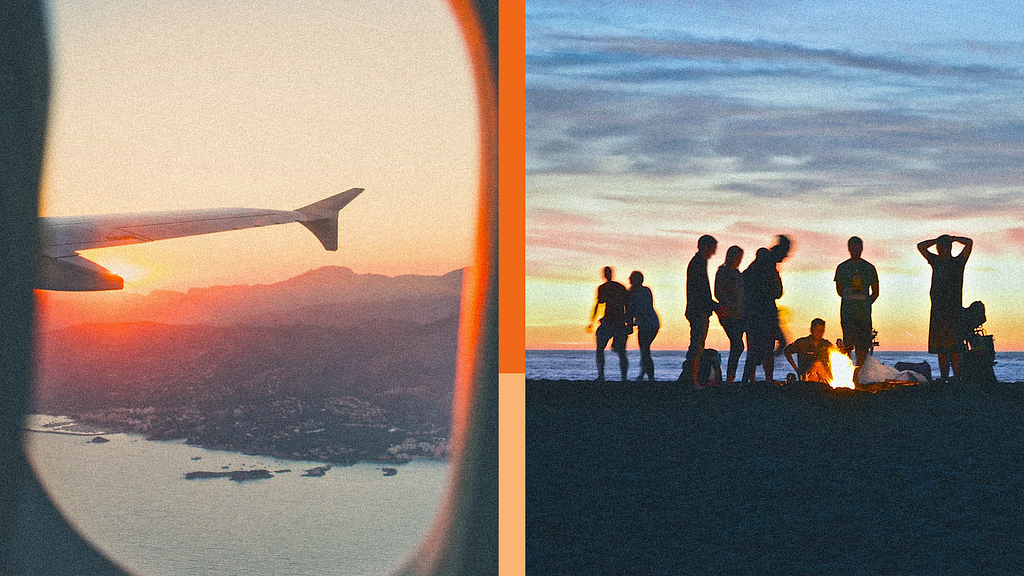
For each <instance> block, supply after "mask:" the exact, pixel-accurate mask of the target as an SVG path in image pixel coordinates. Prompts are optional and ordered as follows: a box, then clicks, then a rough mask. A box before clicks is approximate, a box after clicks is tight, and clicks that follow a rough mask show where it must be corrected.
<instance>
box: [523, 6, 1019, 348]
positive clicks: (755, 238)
mask: <svg viewBox="0 0 1024 576" xmlns="http://www.w3.org/2000/svg"><path fill="white" fill-rule="evenodd" d="M526 21H527V31H526V50H527V64H526V69H527V79H526V87H527V92H526V122H527V128H526V130H527V132H526V133H527V142H526V162H527V178H526V182H527V186H526V203H527V216H526V218H527V221H526V227H527V230H526V234H527V246H526V259H527V262H526V274H527V279H526V298H527V300H526V314H527V315H526V324H527V327H526V339H527V348H528V349H545V348H587V347H590V346H592V345H593V344H592V342H593V336H592V335H588V334H585V333H584V332H583V327H584V326H585V325H586V323H587V320H588V314H589V312H590V310H591V309H592V308H593V305H594V293H595V288H596V286H597V285H598V284H599V283H600V282H601V278H600V273H601V268H602V267H603V266H605V265H610V266H613V267H614V268H615V269H616V277H617V279H618V280H620V281H622V282H623V283H624V284H625V283H627V280H626V277H627V276H628V275H629V273H630V271H632V270H634V269H638V270H641V271H643V272H644V274H645V275H646V277H647V282H646V284H647V285H648V286H650V287H651V288H652V290H653V292H654V296H655V307H656V308H657V310H658V311H659V313H660V315H661V317H662V322H663V328H662V332H661V333H660V334H659V335H658V339H657V340H655V342H654V348H656V349H657V348H661V349H679V348H685V347H686V345H687V342H688V325H687V323H686V320H685V319H684V317H683V309H684V306H685V296H684V292H685V291H684V282H685V280H684V275H685V274H684V273H685V267H686V263H687V261H688V260H689V259H690V258H691V257H692V256H693V254H694V252H695V251H696V240H697V238H698V237H699V236H700V235H701V234H704V233H709V234H712V235H714V236H715V237H716V238H717V239H718V240H719V253H718V254H716V255H715V256H714V257H713V258H712V260H711V265H710V266H709V273H710V275H711V277H712V279H713V278H714V271H715V269H716V268H717V267H718V265H720V264H721V263H722V260H723V259H724V256H725V249H726V248H727V247H728V246H730V245H732V244H738V245H740V246H741V247H743V248H744V249H745V251H746V254H745V257H744V260H743V263H742V265H741V269H743V268H746V266H747V265H748V264H749V263H750V261H751V260H752V258H753V255H754V252H755V250H756V249H757V248H758V247H759V246H767V245H769V244H770V243H771V242H772V236H773V235H774V234H777V233H785V234H788V235H790V236H791V237H792V238H793V240H794V243H795V250H794V252H793V253H792V256H791V257H790V259H789V260H787V261H786V262H784V263H783V264H782V266H781V267H780V270H781V273H782V279H783V284H784V286H785V295H784V296H783V298H782V299H781V300H780V301H779V304H780V306H782V307H784V308H785V313H786V316H787V317H788V319H789V333H790V335H791V336H792V337H797V336H802V335H804V334H806V333H807V331H808V326H809V324H810V320H811V319H812V318H814V317H815V316H820V317H822V318H824V319H825V320H826V321H827V322H828V329H827V331H826V338H829V339H835V338H837V337H839V336H840V328H839V297H838V296H837V295H836V293H835V288H834V284H833V282H832V279H833V274H834V271H835V267H836V266H837V265H838V264H839V263H840V262H841V261H843V260H845V259H846V258H848V256H849V255H848V253H847V251H846V241H847V239H848V238H849V237H850V236H851V235H858V236H861V237H862V238H863V239H864V245H865V248H864V258H865V259H867V260H868V261H870V262H872V263H874V264H875V266H876V267H877V269H878V273H879V277H880V298H879V299H878V301H877V303H876V304H875V307H874V320H875V328H876V329H877V330H878V332H879V336H878V338H879V341H880V343H881V349H885V350H924V349H926V348H927V333H928V309H929V299H928V286H929V279H930V273H931V272H930V268H929V267H928V265H927V263H926V262H925V261H924V259H923V258H921V256H920V255H919V254H918V252H917V250H916V247H915V245H916V244H917V242H919V241H921V240H924V239H928V238H934V237H936V236H938V235H939V234H942V233H951V234H955V235H962V236H968V237H970V238H973V239H974V253H973V255H972V257H971V259H970V261H969V263H968V265H967V271H966V279H965V284H964V304H965V305H966V304H968V303H970V302H971V301H973V300H982V301H984V302H985V304H986V307H987V311H988V318H989V321H988V322H987V323H986V324H985V327H986V328H987V329H988V331H989V333H991V334H994V336H995V342H996V349H997V350H1024V308H1022V307H1021V305H1020V301H1021V296H1022V292H1024V290H1022V288H1021V282H1020V278H1022V277H1024V194H1022V192H1024V7H1021V5H1020V4H1018V3H1015V2H1010V1H1003V2H994V1H979V2H969V3H962V2H947V1H941V2H935V1H902V2H876V1H874V0H872V1H851V2H841V3H839V2H831V1H823V0H822V1H803V2H800V1H797V2H772V1H761V0H732V1H726V0H722V1H714V0H710V1H704V0H702V1H700V2H686V1H683V2H675V1H667V0H665V1H661V0H651V1H643V0H641V1H631V2H574V1H555V0H528V2H527V16H526ZM957 249H958V248H954V252H956V250H957ZM711 325H712V331H711V334H710V336H709V345H711V346H714V347H717V348H718V349H727V347H728V346H727V339H726V338H725V335H724V333H723V332H722V330H721V327H720V326H719V324H718V322H717V319H713V320H712V324H711ZM630 347H631V348H632V347H635V342H632V341H631V342H630Z"/></svg>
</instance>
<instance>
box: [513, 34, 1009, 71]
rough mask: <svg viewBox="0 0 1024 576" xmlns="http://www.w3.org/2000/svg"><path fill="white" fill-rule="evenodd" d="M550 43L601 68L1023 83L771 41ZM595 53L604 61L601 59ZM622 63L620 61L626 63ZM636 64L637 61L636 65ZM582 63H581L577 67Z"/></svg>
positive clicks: (580, 39) (544, 63)
mask: <svg viewBox="0 0 1024 576" xmlns="http://www.w3.org/2000/svg"><path fill="white" fill-rule="evenodd" d="M547 40H548V41H549V42H558V43H559V44H561V45H563V46H567V47H573V48H575V53H580V54H586V55H587V57H586V58H585V60H590V61H594V62H601V63H603V64H607V63H611V62H615V60H614V58H613V57H612V55H618V56H626V57H637V58H643V59H646V60H650V59H671V60H697V61H715V62H722V61H726V62H745V61H755V62H770V63H802V64H815V65H827V66H836V67H840V68H846V69H856V70H867V71H872V72H884V73H887V74H896V75H901V76H910V77H917V78H950V79H954V80H959V81H981V82H991V81H1000V80H1020V79H1021V78H1022V76H1021V74H1020V73H1019V72H1018V71H1016V70H1012V69H1006V68H1000V67H996V66H989V65H983V64H948V63H943V62H938V61H935V60H929V59H923V58H899V57H896V56H892V55H882V54H864V53H857V52H854V51H851V50H840V49H835V48H814V47H809V46H803V45H800V44H795V43H788V42H773V41H768V40H752V41H746V40H735V39H728V38H724V39H706V38H698V37H689V38H681V39H676V40H665V39H656V38H648V37H643V36H596V35H595V36H586V35H567V34H563V35H551V36H549V37H548V38H547ZM597 54H600V55H601V57H600V58H598V57H597ZM567 55H568V53H566V52H562V53H561V54H559V55H558V57H555V56H552V58H551V59H544V58H536V59H535V60H534V61H533V62H532V64H533V65H534V66H537V67H539V68H542V69H543V68H548V67H550V68H556V67H559V66H564V63H565V60H566V56H567ZM628 61H629V60H620V61H619V62H628ZM633 61H634V62H635V61H636V60H633ZM579 63H580V62H577V64H579ZM762 72H763V73H765V74H777V73H779V71H778V69H777V68H774V69H773V68H764V69H763V70H762Z"/></svg>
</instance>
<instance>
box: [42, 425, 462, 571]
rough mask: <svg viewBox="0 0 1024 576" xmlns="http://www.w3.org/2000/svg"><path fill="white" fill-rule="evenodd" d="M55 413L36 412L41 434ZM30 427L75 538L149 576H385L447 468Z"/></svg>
mask: <svg viewBox="0 0 1024 576" xmlns="http://www.w3.org/2000/svg"><path fill="white" fill-rule="evenodd" d="M48 420H50V421H52V420H54V417H44V416H34V417H32V418H30V421H29V423H28V427H29V428H31V429H35V430H39V429H41V428H40V427H41V426H42V424H45V423H46V422H47V421H48ZM93 437H94V436H91V435H90V436H82V435H72V434H60V433H47V432H31V431H26V432H25V437H24V441H25V447H26V452H27V453H28V455H29V459H30V461H31V463H32V466H33V468H34V469H35V470H36V474H37V476H38V477H39V478H40V480H41V481H42V483H43V485H44V487H45V488H46V489H47V492H48V493H49V494H50V497H51V498H52V499H53V501H54V502H55V503H56V504H57V507H58V508H59V509H60V510H61V512H62V513H63V514H64V516H65V517H66V518H68V520H69V521H70V522H71V524H72V525H73V526H74V527H75V528H76V529H77V530H78V532H79V533H80V534H82V535H83V536H85V537H86V539H88V540H89V541H90V542H92V543H93V545H94V546H96V547H97V548H98V549H99V550H100V551H101V552H102V553H104V555H105V556H107V557H108V558H110V559H112V560H114V561H115V562H116V563H117V564H119V565H120V566H121V567H122V568H123V569H126V570H127V571H129V572H130V573H133V574H138V575H146V576H216V575H236V574H253V575H275V576H276V575H280V574H288V575H293V576H306V575H308V576H313V575H317V576H319V575H322V574H342V575H348V574H351V575H356V574H359V575H364V574H387V573H389V572H391V571H393V570H395V569H397V568H399V567H400V566H401V564H402V562H403V561H404V560H405V559H406V558H407V557H408V556H409V555H410V554H411V553H412V552H413V550H414V549H415V547H416V545H417V543H418V542H419V541H420V540H421V539H422V538H423V535H424V534H425V532H426V529H427V527H428V526H429V524H430V522H431V519H432V518H433V516H434V514H435V512H436V511H437V508H438V505H439V503H440V501H441V497H442V495H443V492H444V489H445V485H446V483H447V477H448V465H447V463H445V462H440V461H433V460H414V461H412V462H409V463H407V464H401V465H392V467H394V468H397V469H398V474H397V475H395V476H387V477H385V476H383V473H382V471H381V466H382V465H380V464H372V463H363V464H356V465H354V466H335V467H333V468H332V469H331V470H329V471H328V472H327V473H326V474H325V475H324V476H322V477H304V476H302V474H303V473H304V470H307V469H311V468H314V467H316V466H322V465H323V463H322V462H308V461H295V460H283V459H278V458H271V457H267V456H247V455H244V454H241V453H238V452H227V451H218V450H206V449H203V448H198V447H195V446H188V445H186V444H184V443H183V442H182V441H161V442H156V441H148V440H145V439H144V438H143V437H141V436H137V435H130V434H107V435H104V438H106V439H108V440H109V442H107V443H101V444H97V443H92V442H90V440H91V439H92V438H93ZM255 469H267V470H270V471H271V472H275V471H280V470H286V469H287V470H291V472H277V473H275V474H274V477H273V478H268V479H262V480H249V481H244V482H236V481H232V480H230V479H228V478H209V479H196V480H186V479H185V476H184V474H185V473H186V472H192V471H200V470H203V471H211V472H221V471H226V470H255Z"/></svg>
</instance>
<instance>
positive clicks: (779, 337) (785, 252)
mask: <svg viewBox="0 0 1024 576" xmlns="http://www.w3.org/2000/svg"><path fill="white" fill-rule="evenodd" d="M791 247H792V244H791V243H790V240H789V237H788V236H785V235H783V234H779V235H778V236H776V237H775V245H774V246H772V247H771V248H769V249H768V250H769V251H770V252H771V253H772V258H774V259H775V271H776V273H779V264H781V263H782V261H783V260H785V259H786V258H788V257H789V251H790V248H791ZM779 282H780V283H781V282H782V276H781V274H780V275H779ZM775 341H778V343H779V347H778V348H775ZM775 341H773V342H772V349H773V350H775V355H776V356H781V355H782V353H783V350H784V349H785V348H786V334H785V332H783V331H782V326H781V325H780V323H779V307H778V306H776V307H775ZM772 366H773V367H774V366H775V361H774V360H772Z"/></svg>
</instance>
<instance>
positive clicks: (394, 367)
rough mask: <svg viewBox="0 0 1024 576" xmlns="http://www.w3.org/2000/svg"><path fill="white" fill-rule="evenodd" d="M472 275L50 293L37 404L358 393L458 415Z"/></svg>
mask: <svg viewBox="0 0 1024 576" xmlns="http://www.w3.org/2000/svg"><path fill="white" fill-rule="evenodd" d="M461 281H462V271H461V270H458V271H455V272H451V273H449V274H446V275H444V276H398V277H394V278H391V277H387V276H380V275H375V274H354V273H353V272H352V271H351V270H349V269H347V268H340V267H328V268H320V269H317V270H313V271H310V272H308V273H306V274H303V275H301V276H297V277H295V278H292V279H290V280H286V281H284V282H279V283H276V284H269V285H259V286H218V287H212V288H202V289H194V290H190V291H189V292H188V293H186V294H180V293H168V292H154V293H151V294H149V295H146V296H137V295H134V296H136V297H132V298H128V299H126V300H124V302H126V304H125V305H124V306H123V307H121V308H120V309H118V308H116V307H115V306H114V305H113V304H112V303H107V304H106V305H105V306H96V307H92V308H87V309H82V308H81V307H76V306H66V307H62V306H61V303H60V302H59V301H58V300H57V299H47V301H46V302H45V303H44V306H43V310H42V313H41V315H42V316H44V318H43V320H44V323H45V324H46V325H47V326H48V327H49V329H48V330H46V331H44V332H42V333H41V334H40V335H39V337H38V350H39V354H38V358H39V360H38V363H37V364H38V376H37V382H38V383H37V385H36V402H35V403H36V407H37V409H51V410H55V409H61V408H74V409H79V410H80V409H86V408H88V409H94V408H112V407H122V406H124V407H129V406H134V407H138V406H146V405H158V406H159V405H163V406H167V405H180V404H182V403H190V404H192V405H195V409H197V410H203V409H204V407H205V406H222V405H224V404H225V402H229V403H230V402H235V403H237V402H251V401H258V400H259V399H260V398H268V397H283V396H295V397H301V398H326V397H335V396H354V397H358V398H362V399H365V400H368V401H371V402H373V403H374V404H377V405H380V406H382V407H385V408H389V409H393V410H397V411H399V412H403V413H416V414H417V416H418V417H419V416H422V417H424V418H426V419H428V420H434V419H435V418H438V417H440V418H445V419H446V418H447V417H449V411H450V405H451V400H452V389H453V382H454V376H455V357H456V344H457V335H458V318H459V301H460V292H461ZM69 300H71V301H74V299H69ZM83 320H85V321H86V322H85V323H81V322H82V321H83ZM55 326H63V327H60V328H56V329H55V328H54V327H55Z"/></svg>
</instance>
